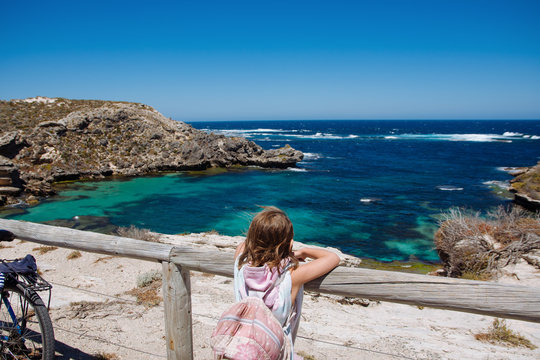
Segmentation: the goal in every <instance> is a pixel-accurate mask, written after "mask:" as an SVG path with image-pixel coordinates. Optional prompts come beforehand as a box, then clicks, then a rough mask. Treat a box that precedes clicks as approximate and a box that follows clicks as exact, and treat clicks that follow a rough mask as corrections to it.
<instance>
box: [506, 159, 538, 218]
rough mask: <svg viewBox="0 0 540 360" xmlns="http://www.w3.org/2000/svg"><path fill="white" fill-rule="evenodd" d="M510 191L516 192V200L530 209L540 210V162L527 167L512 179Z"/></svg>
mask: <svg viewBox="0 0 540 360" xmlns="http://www.w3.org/2000/svg"><path fill="white" fill-rule="evenodd" d="M510 191H511V192H513V193H514V202H515V203H516V204H519V205H521V206H523V207H525V208H527V209H529V210H532V211H539V210H540V162H539V163H538V164H537V165H536V166H533V167H530V168H528V169H525V170H523V171H521V172H519V173H517V174H515V178H514V179H512V181H510Z"/></svg>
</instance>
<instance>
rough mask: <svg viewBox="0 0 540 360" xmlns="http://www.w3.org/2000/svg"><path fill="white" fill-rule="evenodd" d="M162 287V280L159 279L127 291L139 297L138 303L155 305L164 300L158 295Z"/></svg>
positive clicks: (149, 305)
mask: <svg viewBox="0 0 540 360" xmlns="http://www.w3.org/2000/svg"><path fill="white" fill-rule="evenodd" d="M160 288H161V281H157V282H154V283H152V284H151V285H148V286H145V287H142V288H134V289H131V290H129V291H126V294H128V295H132V296H135V297H136V298H137V304H139V305H144V306H146V307H154V306H158V305H159V304H160V302H161V300H162V299H161V297H159V295H158V291H159V289H160Z"/></svg>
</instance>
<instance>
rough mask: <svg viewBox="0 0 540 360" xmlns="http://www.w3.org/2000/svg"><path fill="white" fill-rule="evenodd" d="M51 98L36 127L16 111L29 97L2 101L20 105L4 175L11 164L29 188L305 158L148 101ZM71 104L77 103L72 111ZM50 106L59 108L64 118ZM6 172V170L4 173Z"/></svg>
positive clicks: (6, 138)
mask: <svg viewBox="0 0 540 360" xmlns="http://www.w3.org/2000/svg"><path fill="white" fill-rule="evenodd" d="M49 100H51V101H48V102H40V103H39V109H40V111H41V112H40V113H39V114H42V115H40V116H41V118H42V119H43V120H44V121H41V122H38V123H37V124H36V123H35V121H34V119H32V120H31V121H30V120H29V122H30V123H31V124H32V125H33V126H26V125H25V124H26V123H25V122H24V121H20V120H18V121H15V120H14V119H15V118H16V117H17V114H27V113H28V112H26V113H25V112H24V111H23V110H24V109H25V107H24V106H25V103H23V104H22V105H21V102H24V100H18V101H11V102H1V103H2V104H0V105H1V106H2V108H3V109H6V107H7V109H8V110H9V109H11V108H9V107H8V105H9V104H10V103H13V106H14V107H16V109H17V111H14V110H11V112H10V111H5V113H7V114H11V115H10V116H11V117H10V118H9V119H7V120H6V122H5V124H8V125H10V124H12V125H13V126H12V127H11V128H9V126H8V128H7V129H5V131H4V129H2V130H3V131H4V132H3V133H0V155H2V156H3V159H5V160H3V161H4V162H5V165H0V172H1V171H2V168H1V166H5V167H6V168H5V170H4V172H3V173H2V174H4V173H5V174H7V173H8V167H10V169H12V170H10V171H11V172H10V174H12V175H13V174H15V172H16V173H17V176H16V177H13V178H12V177H11V175H10V179H12V180H13V179H15V178H16V179H18V180H16V183H17V185H16V186H17V187H18V188H19V192H22V193H23V194H24V195H29V194H31V195H34V196H47V195H50V194H53V193H54V189H53V187H52V186H51V184H52V183H54V182H57V181H63V180H76V179H82V178H100V177H104V176H110V175H124V176H137V175H143V174H148V173H154V172H159V171H180V170H192V169H206V168H209V167H231V166H234V165H244V166H261V167H274V168H287V167H290V166H295V165H296V163H297V162H298V161H301V160H302V158H303V154H302V153H301V152H300V151H297V150H294V149H293V148H291V147H290V146H288V145H287V146H285V147H283V148H280V149H274V150H263V149H262V148H261V147H260V146H258V145H257V144H255V143H254V142H252V141H248V140H246V139H245V138H241V137H226V136H223V135H215V134H207V133H205V132H204V131H200V130H197V129H194V128H193V127H191V126H190V125H188V124H186V123H183V122H179V121H174V120H172V119H168V118H166V117H164V116H163V115H162V114H160V113H159V112H158V111H156V110H154V109H153V108H151V107H149V106H147V105H143V104H135V103H119V102H104V101H94V102H91V103H90V102H89V101H86V102H85V101H84V100H65V99H49ZM78 101H82V102H85V103H84V104H86V105H85V106H82V105H81V104H80V103H79V102H78ZM66 103H67V105H66ZM6 104H7V105H6ZM26 104H27V106H36V104H34V103H32V102H26ZM69 106H72V107H73V108H75V109H77V110H75V111H72V112H69V111H68V110H66V109H69ZM47 107H58V108H59V109H61V111H60V112H59V114H60V116H61V117H57V116H55V112H54V111H52V110H51V109H48V108H47ZM43 114H45V115H43ZM66 114H67V115H66ZM24 116H26V115H24ZM15 169H16V170H15ZM13 176H15V175H13ZM0 178H7V176H4V175H1V174H0ZM2 181H3V182H4V183H6V184H7V183H8V180H7V179H4V180H0V183H2ZM11 184H15V183H14V182H11V183H10V184H9V185H11ZM0 186H2V185H0ZM0 194H2V192H1V191H0ZM17 194H18V193H17ZM17 194H6V193H4V195H2V196H5V199H4V203H6V202H10V201H11V202H12V201H14V199H13V197H14V196H15V195H17Z"/></svg>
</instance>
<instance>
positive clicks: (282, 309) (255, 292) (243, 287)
mask: <svg viewBox="0 0 540 360" xmlns="http://www.w3.org/2000/svg"><path fill="white" fill-rule="evenodd" d="M282 263H283V264H284V266H283V267H282V269H283V270H282V271H281V275H280V274H279V272H278V271H277V269H276V268H273V269H270V268H269V267H268V265H264V266H260V267H253V266H249V265H248V264H244V265H242V268H241V269H238V258H236V260H235V262H234V295H235V297H236V301H240V300H242V299H244V298H246V297H248V296H254V297H258V298H260V299H262V300H263V301H264V303H265V304H266V306H268V308H269V309H270V310H271V311H272V313H273V314H274V316H275V317H276V318H277V319H278V321H279V322H280V323H281V325H282V326H283V331H284V332H285V334H286V335H287V336H288V337H289V340H290V342H291V359H293V358H294V357H293V354H294V352H293V344H294V340H295V339H296V333H297V332H298V325H299V324H300V314H301V312H302V301H303V298H304V286H303V285H302V287H301V288H300V290H298V294H297V295H296V300H295V301H294V305H292V299H291V289H292V280H291V272H290V270H289V269H290V266H291V265H292V263H290V262H289V260H283V262H282Z"/></svg>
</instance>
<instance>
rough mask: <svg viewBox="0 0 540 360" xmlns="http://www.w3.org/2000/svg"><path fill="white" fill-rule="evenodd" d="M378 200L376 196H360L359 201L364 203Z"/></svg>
mask: <svg viewBox="0 0 540 360" xmlns="http://www.w3.org/2000/svg"><path fill="white" fill-rule="evenodd" d="M380 200H381V199H377V198H361V199H360V202H361V203H365V204H369V203H372V202H377V201H380Z"/></svg>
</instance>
